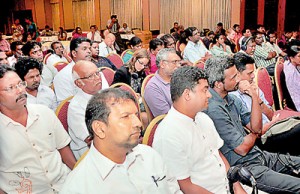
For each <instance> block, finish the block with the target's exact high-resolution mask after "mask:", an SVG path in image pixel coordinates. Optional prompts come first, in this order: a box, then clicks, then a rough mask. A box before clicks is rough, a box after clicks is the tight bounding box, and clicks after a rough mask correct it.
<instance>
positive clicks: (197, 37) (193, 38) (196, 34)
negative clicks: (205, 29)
mask: <svg viewBox="0 0 300 194" xmlns="http://www.w3.org/2000/svg"><path fill="white" fill-rule="evenodd" d="M190 40H191V41H192V42H193V43H197V42H199V40H200V32H199V31H198V30H195V31H194V32H193V35H192V36H190Z"/></svg>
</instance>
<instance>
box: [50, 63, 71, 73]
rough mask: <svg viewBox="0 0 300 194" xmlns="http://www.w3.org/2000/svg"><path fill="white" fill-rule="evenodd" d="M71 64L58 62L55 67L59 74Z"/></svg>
mask: <svg viewBox="0 0 300 194" xmlns="http://www.w3.org/2000/svg"><path fill="white" fill-rule="evenodd" d="M68 64H69V63H67V62H57V63H55V64H54V65H53V66H54V67H55V68H56V69H57V71H58V72H59V71H60V70H62V69H63V68H64V67H66V66H67V65H68Z"/></svg>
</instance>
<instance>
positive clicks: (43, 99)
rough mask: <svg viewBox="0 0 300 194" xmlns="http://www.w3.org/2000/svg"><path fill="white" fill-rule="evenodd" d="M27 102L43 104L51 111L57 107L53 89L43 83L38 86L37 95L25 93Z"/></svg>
mask: <svg viewBox="0 0 300 194" xmlns="http://www.w3.org/2000/svg"><path fill="white" fill-rule="evenodd" d="M27 103H29V104H43V105H45V106H47V107H49V108H50V109H52V110H53V111H55V110H56V107H57V100H56V96H55V94H54V92H53V90H51V89H50V88H49V87H47V86H43V85H40V86H39V87H38V92H37V96H32V95H31V94H29V93H27Z"/></svg>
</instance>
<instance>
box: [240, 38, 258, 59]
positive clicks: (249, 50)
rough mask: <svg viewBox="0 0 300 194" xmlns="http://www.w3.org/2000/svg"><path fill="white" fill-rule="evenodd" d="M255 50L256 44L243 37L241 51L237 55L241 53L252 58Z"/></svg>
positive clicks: (252, 40)
mask: <svg viewBox="0 0 300 194" xmlns="http://www.w3.org/2000/svg"><path fill="white" fill-rule="evenodd" d="M255 48H256V43H255V41H254V39H253V38H252V37H248V38H247V37H244V38H243V40H242V42H241V50H239V53H243V54H246V55H249V56H251V57H253V55H254V52H255Z"/></svg>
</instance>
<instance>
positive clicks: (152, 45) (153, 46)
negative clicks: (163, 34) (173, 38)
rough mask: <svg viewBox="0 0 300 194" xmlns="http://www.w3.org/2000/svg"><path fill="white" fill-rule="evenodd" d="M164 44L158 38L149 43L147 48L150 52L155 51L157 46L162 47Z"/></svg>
mask: <svg viewBox="0 0 300 194" xmlns="http://www.w3.org/2000/svg"><path fill="white" fill-rule="evenodd" d="M163 45H164V42H163V41H162V40H161V39H159V38H154V39H152V40H150V42H149V48H150V51H151V50H155V49H156V48H157V47H158V46H163Z"/></svg>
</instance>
